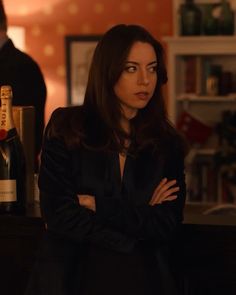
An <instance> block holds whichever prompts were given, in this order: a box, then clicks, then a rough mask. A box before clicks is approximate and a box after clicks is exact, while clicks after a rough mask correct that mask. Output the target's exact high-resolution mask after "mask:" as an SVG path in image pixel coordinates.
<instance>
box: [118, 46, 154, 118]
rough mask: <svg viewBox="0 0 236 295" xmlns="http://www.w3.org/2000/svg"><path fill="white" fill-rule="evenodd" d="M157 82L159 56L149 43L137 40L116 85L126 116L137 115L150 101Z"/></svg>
mask: <svg viewBox="0 0 236 295" xmlns="http://www.w3.org/2000/svg"><path fill="white" fill-rule="evenodd" d="M156 83H157V57H156V53H155V50H154V48H153V47H152V45H150V44H149V43H144V42H139V41H138V42H135V43H134V44H133V46H132V47H131V50H130V52H129V55H128V57H127V60H126V63H125V67H124V69H123V72H122V74H121V76H120V78H119V80H118V81H117V83H116V84H115V86H114V92H115V94H116V96H117V97H118V99H119V101H120V104H121V108H122V111H123V114H124V116H125V117H126V118H127V119H131V118H133V117H135V115H136V114H137V112H138V110H139V109H142V108H144V107H145V106H146V105H147V104H148V102H149V101H150V99H151V97H152V95H153V93H154V90H155V87H156Z"/></svg>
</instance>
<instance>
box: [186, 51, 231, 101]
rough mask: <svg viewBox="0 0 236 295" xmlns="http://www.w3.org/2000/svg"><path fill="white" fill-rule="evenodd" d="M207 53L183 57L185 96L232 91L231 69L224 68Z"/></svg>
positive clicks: (213, 95)
mask: <svg viewBox="0 0 236 295" xmlns="http://www.w3.org/2000/svg"><path fill="white" fill-rule="evenodd" d="M224 66H225V65H224V64H218V63H215V62H213V60H212V59H211V58H210V57H209V56H207V55H188V56H184V58H183V67H184V79H183V80H184V85H183V93H184V94H185V96H186V97H190V98H191V97H194V96H195V97H197V96H205V97H208V98H209V97H215V96H222V95H225V96H227V95H230V94H231V93H233V90H234V88H233V76H234V74H233V73H232V71H229V70H227V69H225V68H224Z"/></svg>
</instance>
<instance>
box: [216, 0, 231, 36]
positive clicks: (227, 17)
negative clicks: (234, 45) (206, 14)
mask: <svg viewBox="0 0 236 295" xmlns="http://www.w3.org/2000/svg"><path fill="white" fill-rule="evenodd" d="M219 33H220V34H221V35H233V34H234V13H233V10H232V9H231V7H230V3H229V2H228V1H227V0H222V1H221V14H220V19H219Z"/></svg>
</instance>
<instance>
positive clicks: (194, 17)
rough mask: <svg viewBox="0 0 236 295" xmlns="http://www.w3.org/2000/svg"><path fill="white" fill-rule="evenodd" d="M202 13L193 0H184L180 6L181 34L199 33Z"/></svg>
mask: <svg viewBox="0 0 236 295" xmlns="http://www.w3.org/2000/svg"><path fill="white" fill-rule="evenodd" d="M201 27H202V13H201V10H200V8H199V7H198V6H197V5H196V4H195V3H194V1H193V0H186V2H185V3H184V4H182V5H181V6H180V28H181V35H184V36H191V35H201V30H202V28H201Z"/></svg>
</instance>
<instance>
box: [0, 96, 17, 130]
mask: <svg viewBox="0 0 236 295" xmlns="http://www.w3.org/2000/svg"><path fill="white" fill-rule="evenodd" d="M14 127H15V124H14V120H13V112H12V100H11V99H9V98H1V113H0V129H3V130H6V131H9V130H10V129H12V128H14Z"/></svg>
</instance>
